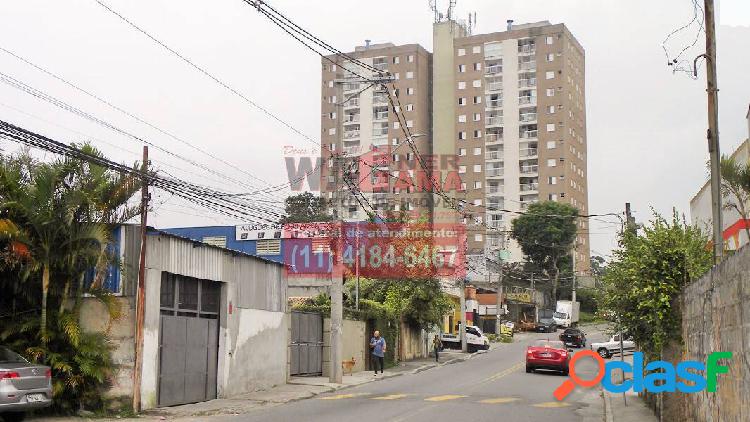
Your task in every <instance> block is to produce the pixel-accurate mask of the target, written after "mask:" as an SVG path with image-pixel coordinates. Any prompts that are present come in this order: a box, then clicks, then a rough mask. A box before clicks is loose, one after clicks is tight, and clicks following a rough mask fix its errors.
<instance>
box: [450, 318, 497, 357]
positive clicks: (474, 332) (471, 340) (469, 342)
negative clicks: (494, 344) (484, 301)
mask: <svg viewBox="0 0 750 422" xmlns="http://www.w3.org/2000/svg"><path fill="white" fill-rule="evenodd" d="M440 341H442V342H443V348H445V349H458V350H461V337H459V335H458V334H450V333H443V334H442V335H441V336H440ZM466 347H467V349H468V351H469V353H474V352H476V351H477V350H487V349H489V348H490V340H489V339H488V338H487V336H485V335H484V333H483V332H482V330H480V329H479V327H476V326H474V325H468V326H466Z"/></svg>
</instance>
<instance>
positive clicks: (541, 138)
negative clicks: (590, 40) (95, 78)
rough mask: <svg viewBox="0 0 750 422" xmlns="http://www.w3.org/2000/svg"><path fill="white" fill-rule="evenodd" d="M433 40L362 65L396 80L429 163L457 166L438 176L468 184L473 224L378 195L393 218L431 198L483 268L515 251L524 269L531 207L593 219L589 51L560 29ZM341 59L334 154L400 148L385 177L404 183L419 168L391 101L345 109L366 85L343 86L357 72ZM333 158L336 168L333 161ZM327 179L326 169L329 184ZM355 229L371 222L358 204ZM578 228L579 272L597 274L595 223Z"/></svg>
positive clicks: (328, 141) (326, 97) (520, 28)
mask: <svg viewBox="0 0 750 422" xmlns="http://www.w3.org/2000/svg"><path fill="white" fill-rule="evenodd" d="M433 30H434V33H433V41H434V42H433V44H434V49H435V51H434V53H433V54H430V53H429V52H427V51H426V50H424V49H423V48H422V47H420V46H418V45H405V46H394V45H392V44H381V45H372V46H369V47H358V48H357V49H356V51H355V52H354V53H351V54H352V55H353V56H355V57H357V58H359V59H363V60H365V61H367V62H368V63H372V64H373V65H374V66H376V67H379V68H381V69H387V70H388V71H389V72H390V73H391V74H392V75H393V76H394V77H395V78H396V80H395V81H394V85H395V86H396V87H397V89H398V90H399V96H400V98H401V102H402V104H406V105H405V106H404V110H403V111H404V112H405V114H406V116H407V119H409V120H410V121H411V123H410V124H411V125H412V128H411V131H412V133H420V134H424V135H425V136H423V137H420V138H417V139H415V142H417V144H418V146H419V148H420V151H421V153H422V154H432V155H433V156H434V157H437V158H435V159H434V161H435V162H436V163H439V162H442V163H443V164H445V163H446V161H445V160H444V159H443V158H444V157H453V160H452V161H451V160H449V162H451V163H452V166H445V165H442V166H441V165H437V168H438V169H439V170H440V173H441V176H442V179H445V178H446V177H447V176H448V173H449V172H451V171H453V172H457V173H458V174H459V176H460V178H461V182H462V186H461V189H459V190H456V191H450V192H447V193H448V195H449V196H451V197H454V198H456V199H458V200H461V201H462V202H461V203H462V204H463V205H462V206H461V209H462V212H461V213H459V212H457V211H456V210H455V209H454V205H453V204H446V203H445V202H444V201H441V200H440V198H439V196H437V195H432V194H429V193H427V194H425V193H420V192H407V193H404V192H396V191H394V190H393V187H392V185H391V187H390V188H389V190H384V191H383V192H382V193H380V194H378V193H376V194H374V195H379V196H377V199H383V200H384V201H388V200H390V201H391V202H390V205H386V207H388V206H390V207H391V209H394V207H395V206H397V204H399V201H401V200H403V199H404V198H406V197H416V198H425V199H426V196H427V197H431V199H432V200H434V203H432V205H430V206H428V207H424V208H423V209H421V210H423V211H425V212H428V211H429V212H431V213H432V218H433V220H434V221H435V222H447V223H453V222H459V223H460V222H463V223H465V224H466V225H467V229H468V233H469V238H468V249H469V250H468V253H469V254H470V255H474V256H477V257H481V259H480V260H479V261H482V262H483V261H484V259H483V257H484V256H485V255H491V254H494V252H495V251H497V250H499V249H502V248H504V247H505V248H507V249H508V250H509V251H510V254H511V256H510V261H516V262H519V261H522V260H523V255H522V253H521V251H520V248H519V247H518V245H517V244H515V242H513V241H511V240H509V239H508V238H509V236H507V231H508V230H510V221H511V220H512V219H513V218H515V217H517V216H518V215H519V213H520V212H523V211H524V210H525V209H526V208H527V207H528V205H529V204H530V203H532V202H536V201H539V200H553V201H560V202H565V203H569V204H571V205H573V206H575V207H577V208H578V209H579V210H580V213H581V214H587V213H588V211H589V210H588V194H587V190H588V183H587V174H586V171H587V168H586V153H587V148H586V112H585V62H584V60H585V59H584V51H583V48H582V47H581V45H580V44H579V43H578V41H577V40H576V39H575V37H573V35H572V34H571V33H570V31H568V29H567V28H566V27H565V25H563V24H556V25H552V24H550V23H549V22H538V23H532V24H525V25H511V24H508V27H507V30H506V31H502V32H495V33H490V34H478V35H470V34H468V32H467V30H466V28H465V27H464V26H463V25H461V24H460V23H457V22H455V21H451V20H449V21H443V22H439V23H436V24H435V25H434V28H433ZM331 59H332V60H337V63H340V64H339V65H337V66H331V65H330V63H329V62H328V61H326V60H324V61H323V93H322V110H323V116H322V131H323V132H322V139H323V143H324V144H325V145H326V146H328V147H330V148H331V149H338V148H343V149H344V150H345V151H352V152H355V151H357V150H356V149H354V148H355V147H356V148H359V151H366V150H368V148H371V147H372V146H385V145H390V146H391V147H392V148H394V149H395V152H394V153H392V154H391V155H392V158H393V160H392V161H391V163H390V168H389V169H385V168H384V170H388V171H391V172H392V174H396V175H398V174H399V173H400V172H402V171H404V167H403V165H404V163H403V162H402V163H399V162H398V161H397V160H407V162H408V163H409V164H410V165H411V167H409V168H410V169H413V168H416V169H419V166H416V167H414V163H413V162H412V161H409V160H413V157H406V154H407V153H409V152H410V150H409V149H408V147H407V146H400V145H402V142H403V134H402V133H401V131H400V130H399V129H398V128H397V125H396V119H395V118H394V116H393V110H389V107H388V104H387V103H383V102H382V101H379V100H378V98H379V97H380V96H381V95H382V94H381V93H379V92H378V91H377V90H373V89H369V90H365V91H363V92H362V93H360V94H359V95H358V96H354V97H351V99H350V98H349V97H344V98H346V99H347V103H346V104H345V105H344V107H343V108H339V107H338V106H337V105H336V103H337V101H340V100H341V99H342V96H346V95H347V94H350V93H354V94H356V93H357V89H362V85H361V83H360V84H354V85H348V84H346V83H344V81H345V80H346V78H352V79H356V77H353V76H352V75H351V74H350V73H348V72H347V69H348V68H349V67H348V66H350V65H349V64H346V63H343V62H341V61H340V59H338V58H335V57H331ZM356 71H357V72H358V73H361V72H360V71H361V69H359V68H357V69H356ZM364 76H367V75H364ZM323 156H324V159H325V158H327V157H326V156H327V154H326V152H325V150H324V152H323ZM329 165H330V164H329ZM399 166H400V169H399ZM328 170H329V169H328V166H324V171H323V177H324V182H326V178H327V177H329V175H330V173H328V172H327V171H328ZM391 182H393V179H392V180H391ZM324 184H325V183H324ZM330 189H331V188H330V187H329V190H330ZM327 194H328V195H329V196H330V192H328V193H327ZM422 201H423V202H421V203H419V202H417V206H419V205H420V204H424V203H425V202H424V199H423V200H422ZM383 203H384V204H386V202H383ZM428 208H429V209H428ZM418 210H419V209H418ZM504 210H507V211H504ZM345 217H347V218H361V217H362V214H361V210H359V207H358V206H357V205H356V203H353V204H352V206H351V207H350V208H349V209H348V210H347V211H346V212H345ZM577 224H578V226H579V228H580V233H579V235H578V239H577V249H576V251H577V254H578V255H577V256H576V258H577V260H576V261H577V265H576V267H577V270H578V271H586V270H588V268H589V241H588V227H589V226H588V221H587V220H586V219H578V221H577ZM503 233H505V236H503ZM503 239H504V240H505V244H504V245H503V244H502V243H503V242H502V240H503Z"/></svg>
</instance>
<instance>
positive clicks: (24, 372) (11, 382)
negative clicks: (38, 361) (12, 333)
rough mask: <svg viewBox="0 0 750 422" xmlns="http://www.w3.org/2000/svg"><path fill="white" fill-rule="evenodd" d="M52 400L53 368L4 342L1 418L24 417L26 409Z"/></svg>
mask: <svg viewBox="0 0 750 422" xmlns="http://www.w3.org/2000/svg"><path fill="white" fill-rule="evenodd" d="M51 404H52V372H51V370H50V368H49V367H48V366H43V365H35V364H32V363H29V361H27V360H26V359H24V358H23V356H21V355H19V354H18V353H15V352H13V351H12V350H10V349H8V348H7V347H3V346H0V418H2V419H4V420H5V422H15V421H20V420H22V419H23V417H24V415H25V412H27V411H29V410H32V409H38V408H42V407H47V406H49V405H51Z"/></svg>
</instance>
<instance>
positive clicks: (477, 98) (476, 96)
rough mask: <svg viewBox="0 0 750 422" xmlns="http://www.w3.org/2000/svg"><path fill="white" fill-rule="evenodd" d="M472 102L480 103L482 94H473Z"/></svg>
mask: <svg viewBox="0 0 750 422" xmlns="http://www.w3.org/2000/svg"><path fill="white" fill-rule="evenodd" d="M474 104H482V96H481V95H475V96H474Z"/></svg>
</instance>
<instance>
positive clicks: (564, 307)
mask: <svg viewBox="0 0 750 422" xmlns="http://www.w3.org/2000/svg"><path fill="white" fill-rule="evenodd" d="M555 311H556V312H555V314H554V315H553V317H552V319H554V320H555V324H557V325H558V326H560V327H565V328H569V327H572V326H573V324H575V323H576V322H578V319H579V317H580V315H579V314H580V311H581V302H572V301H570V300H558V301H557V308H556V309H555Z"/></svg>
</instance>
